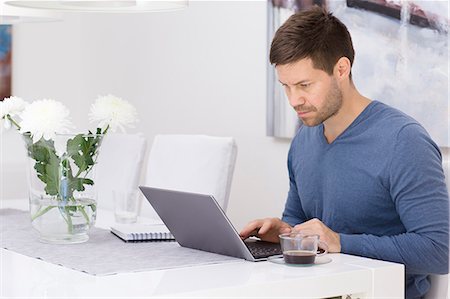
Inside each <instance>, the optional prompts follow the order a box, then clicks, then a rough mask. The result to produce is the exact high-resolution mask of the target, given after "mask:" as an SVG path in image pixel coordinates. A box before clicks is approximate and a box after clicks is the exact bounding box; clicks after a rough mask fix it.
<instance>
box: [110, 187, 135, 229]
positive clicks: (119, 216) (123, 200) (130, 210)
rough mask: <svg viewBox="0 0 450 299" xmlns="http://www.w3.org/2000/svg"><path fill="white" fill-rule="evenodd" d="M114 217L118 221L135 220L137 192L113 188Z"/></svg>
mask: <svg viewBox="0 0 450 299" xmlns="http://www.w3.org/2000/svg"><path fill="white" fill-rule="evenodd" d="M112 194H113V199H114V217H115V219H116V222H118V223H134V222H136V221H137V216H138V209H139V192H138V190H137V189H133V190H113V192H112Z"/></svg>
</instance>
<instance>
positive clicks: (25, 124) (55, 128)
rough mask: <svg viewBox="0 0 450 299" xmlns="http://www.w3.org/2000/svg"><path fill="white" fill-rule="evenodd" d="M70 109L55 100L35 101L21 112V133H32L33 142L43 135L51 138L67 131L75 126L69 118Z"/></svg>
mask: <svg viewBox="0 0 450 299" xmlns="http://www.w3.org/2000/svg"><path fill="white" fill-rule="evenodd" d="M69 113H70V112H69V109H67V107H66V106H64V105H63V104H62V103H60V102H57V101H54V100H48V99H44V100H40V101H34V102H33V103H31V104H30V105H28V106H27V107H26V108H25V110H24V111H23V112H22V114H21V118H22V121H21V122H20V127H21V129H20V133H22V134H23V133H27V132H29V133H31V136H32V137H33V143H35V142H38V141H39V140H40V139H41V138H42V137H43V138H44V139H45V140H50V139H53V138H54V137H55V135H56V134H61V133H67V132H69V128H70V127H73V126H72V123H71V122H70V120H69Z"/></svg>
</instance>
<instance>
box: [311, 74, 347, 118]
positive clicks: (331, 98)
mask: <svg viewBox="0 0 450 299" xmlns="http://www.w3.org/2000/svg"><path fill="white" fill-rule="evenodd" d="M342 98H343V96H342V91H341V90H340V89H339V87H338V86H337V83H336V80H333V85H332V86H331V89H330V91H329V92H328V94H327V95H326V97H325V105H324V106H323V108H322V109H320V110H317V108H315V109H314V110H315V111H316V113H317V116H315V117H313V118H307V119H304V120H303V119H302V122H303V124H304V125H305V126H308V127H314V126H317V125H320V124H321V123H323V122H324V121H326V120H327V119H329V118H330V117H333V116H335V115H336V114H337V113H338V112H339V110H340V109H341V107H342Z"/></svg>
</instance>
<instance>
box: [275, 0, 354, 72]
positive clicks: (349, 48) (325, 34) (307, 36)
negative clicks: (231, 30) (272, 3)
mask: <svg viewBox="0 0 450 299" xmlns="http://www.w3.org/2000/svg"><path fill="white" fill-rule="evenodd" d="M354 56H355V50H354V49H353V44H352V38H351V36H350V33H349V32H348V30H347V27H345V25H344V24H343V23H342V22H341V21H340V20H339V19H338V18H336V17H335V16H333V15H332V14H331V13H329V12H327V11H326V10H325V9H322V8H320V7H317V6H316V7H313V8H312V9H309V10H305V11H300V12H297V13H295V14H294V15H292V16H291V17H290V18H289V19H288V20H287V21H286V22H285V23H284V24H283V25H281V27H280V28H279V29H278V30H277V32H276V33H275V37H274V38H273V40H272V45H271V47H270V63H272V64H274V65H275V66H276V65H283V64H290V63H294V62H296V61H298V60H300V59H303V58H310V59H311V60H312V62H313V65H314V67H315V68H316V69H320V70H323V71H325V72H327V73H328V74H329V75H332V74H333V67H334V65H335V64H336V62H337V61H338V60H339V59H340V58H341V57H347V58H348V59H349V60H350V64H351V65H353V59H354ZM350 78H351V74H350Z"/></svg>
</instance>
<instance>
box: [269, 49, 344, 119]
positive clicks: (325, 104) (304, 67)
mask: <svg viewBox="0 0 450 299" xmlns="http://www.w3.org/2000/svg"><path fill="white" fill-rule="evenodd" d="M276 70H277V73H278V80H279V81H280V83H281V84H282V85H283V86H284V89H285V91H286V95H287V97H288V99H289V104H290V105H291V106H292V107H293V108H294V109H295V111H296V112H297V115H298V117H299V118H300V119H301V120H302V121H303V123H304V124H305V125H307V126H309V127H312V126H317V125H319V124H321V123H323V122H324V121H326V120H327V119H329V118H330V117H332V116H334V115H336V114H337V113H338V112H339V110H340V108H341V107H342V92H341V90H340V88H339V87H338V85H337V82H336V79H335V78H334V77H333V76H330V75H328V74H327V73H326V72H325V71H322V70H318V69H315V68H314V67H313V62H312V60H311V59H309V58H305V59H301V60H299V61H297V62H295V63H291V64H284V65H277V66H276Z"/></svg>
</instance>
